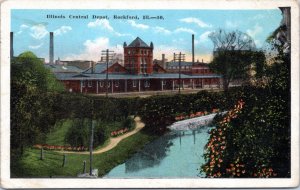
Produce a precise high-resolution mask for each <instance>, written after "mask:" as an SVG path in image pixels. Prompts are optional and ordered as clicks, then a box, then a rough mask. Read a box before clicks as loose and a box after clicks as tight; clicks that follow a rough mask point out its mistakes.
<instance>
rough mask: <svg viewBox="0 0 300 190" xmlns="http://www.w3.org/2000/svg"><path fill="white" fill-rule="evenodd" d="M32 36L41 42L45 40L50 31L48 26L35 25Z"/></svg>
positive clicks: (31, 29) (32, 28)
mask: <svg viewBox="0 0 300 190" xmlns="http://www.w3.org/2000/svg"><path fill="white" fill-rule="evenodd" d="M30 31H31V33H30V35H31V36H32V37H33V38H34V39H37V40H40V39H42V38H44V37H45V36H46V35H47V34H48V31H47V29H46V26H45V25H43V24H38V25H34V26H32V27H31V28H30Z"/></svg>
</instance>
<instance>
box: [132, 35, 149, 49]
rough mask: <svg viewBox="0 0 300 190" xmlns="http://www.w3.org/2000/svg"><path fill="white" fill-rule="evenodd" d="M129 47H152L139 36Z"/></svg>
mask: <svg viewBox="0 0 300 190" xmlns="http://www.w3.org/2000/svg"><path fill="white" fill-rule="evenodd" d="M127 47H150V46H148V45H147V44H146V43H145V42H144V41H143V40H142V39H141V38H139V37H137V38H136V39H135V40H133V41H132V42H131V43H130V44H129V45H128V46H127Z"/></svg>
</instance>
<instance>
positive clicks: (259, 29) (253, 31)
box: [246, 24, 263, 38]
mask: <svg viewBox="0 0 300 190" xmlns="http://www.w3.org/2000/svg"><path fill="white" fill-rule="evenodd" d="M262 31H263V28H262V27H261V26H259V25H258V24H256V25H255V26H254V28H253V29H248V30H247V31H246V32H247V34H248V35H249V36H251V37H252V38H255V37H256V36H257V35H258V34H259V33H261V32H262Z"/></svg>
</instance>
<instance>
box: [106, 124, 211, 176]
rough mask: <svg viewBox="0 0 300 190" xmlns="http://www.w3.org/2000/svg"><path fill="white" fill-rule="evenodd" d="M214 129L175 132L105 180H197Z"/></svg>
mask: <svg viewBox="0 0 300 190" xmlns="http://www.w3.org/2000/svg"><path fill="white" fill-rule="evenodd" d="M209 129H211V127H207V126H204V127H199V128H198V129H196V130H189V131H184V132H179V131H171V132H169V133H167V134H165V135H163V136H162V137H160V138H158V139H156V140H155V141H153V142H151V143H149V144H147V145H146V146H145V147H144V148H143V149H142V150H140V151H139V152H138V153H136V154H134V155H133V156H132V157H131V158H130V159H128V160H127V161H126V162H125V163H124V164H121V165H118V166H117V167H115V168H113V169H112V170H111V171H110V172H109V173H108V174H107V175H106V176H104V178H197V177H204V174H200V170H199V168H200V166H201V165H202V164H203V163H204V157H203V153H204V146H205V144H206V143H207V141H208V138H209V134H208V130H209Z"/></svg>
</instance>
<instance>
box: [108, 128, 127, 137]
mask: <svg viewBox="0 0 300 190" xmlns="http://www.w3.org/2000/svg"><path fill="white" fill-rule="evenodd" d="M128 131H129V129H128V128H124V129H120V130H117V131H113V132H111V133H110V136H112V137H116V136H119V135H123V134H125V133H127V132H128Z"/></svg>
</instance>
